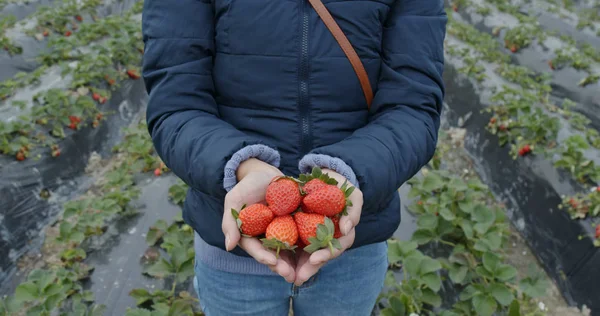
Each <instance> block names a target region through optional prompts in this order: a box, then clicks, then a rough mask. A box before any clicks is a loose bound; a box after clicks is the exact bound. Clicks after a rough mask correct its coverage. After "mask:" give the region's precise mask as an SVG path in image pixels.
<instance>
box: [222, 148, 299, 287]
mask: <svg viewBox="0 0 600 316" xmlns="http://www.w3.org/2000/svg"><path fill="white" fill-rule="evenodd" d="M276 176H283V173H281V171H280V170H279V169H277V168H275V167H273V166H271V165H269V164H267V163H265V162H262V161H260V160H258V159H254V158H252V159H248V160H246V161H244V162H242V163H241V164H240V166H239V168H238V170H237V179H238V183H237V184H236V185H235V187H233V189H232V190H231V191H229V192H228V193H227V195H226V196H225V211H224V214H223V222H222V229H223V233H224V234H225V248H226V249H227V251H230V250H232V249H234V248H235V246H236V245H239V246H240V248H242V249H244V250H245V251H246V252H247V253H248V254H249V255H250V256H252V257H253V258H254V259H256V261H258V262H260V263H263V264H266V265H267V266H269V268H270V269H271V270H272V271H273V272H275V273H277V274H279V275H281V276H282V277H283V278H284V279H286V281H288V282H290V283H292V282H294V280H295V277H296V276H295V269H296V267H295V259H294V258H293V256H291V255H290V254H288V253H282V254H280V257H279V259H277V257H276V256H275V252H274V251H271V250H269V249H266V248H265V247H263V245H262V242H261V241H260V240H258V238H251V237H242V236H241V234H240V231H239V228H238V226H237V222H236V220H235V218H233V215H232V214H231V209H236V210H240V209H241V207H242V206H243V205H244V204H246V205H251V204H254V203H262V202H264V201H265V193H266V191H267V187H268V186H269V183H271V180H273V178H275V177H276Z"/></svg>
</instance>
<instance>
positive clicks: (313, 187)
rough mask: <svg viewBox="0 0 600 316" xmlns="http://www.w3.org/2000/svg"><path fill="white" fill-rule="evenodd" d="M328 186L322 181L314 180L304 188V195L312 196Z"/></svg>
mask: <svg viewBox="0 0 600 316" xmlns="http://www.w3.org/2000/svg"><path fill="white" fill-rule="evenodd" d="M326 185H327V183H325V182H323V180H321V179H312V180H310V181H308V182H307V183H306V184H305V185H304V186H303V187H302V190H304V193H306V194H310V193H313V192H315V191H317V190H319V189H321V188H323V187H325V186H326Z"/></svg>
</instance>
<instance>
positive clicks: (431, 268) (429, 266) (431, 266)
mask: <svg viewBox="0 0 600 316" xmlns="http://www.w3.org/2000/svg"><path fill="white" fill-rule="evenodd" d="M441 269H442V264H441V263H440V262H439V261H437V260H435V259H433V258H429V257H425V258H423V260H422V261H421V270H420V273H421V275H424V274H428V273H431V272H436V271H438V270H441Z"/></svg>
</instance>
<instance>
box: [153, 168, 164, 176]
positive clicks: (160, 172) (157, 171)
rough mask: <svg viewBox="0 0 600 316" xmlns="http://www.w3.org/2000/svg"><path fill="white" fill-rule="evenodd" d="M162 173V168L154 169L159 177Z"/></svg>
mask: <svg viewBox="0 0 600 316" xmlns="http://www.w3.org/2000/svg"><path fill="white" fill-rule="evenodd" d="M161 174H162V170H160V168H156V169H154V175H155V176H157V177H159V176H160V175H161Z"/></svg>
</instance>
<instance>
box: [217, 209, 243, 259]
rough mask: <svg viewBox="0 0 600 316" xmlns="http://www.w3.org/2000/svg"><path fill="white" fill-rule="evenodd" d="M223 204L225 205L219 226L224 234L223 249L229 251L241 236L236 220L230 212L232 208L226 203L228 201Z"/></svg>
mask: <svg viewBox="0 0 600 316" xmlns="http://www.w3.org/2000/svg"><path fill="white" fill-rule="evenodd" d="M225 204H226V207H225V212H224V213H223V223H222V224H221V228H222V230H223V234H224V235H225V249H226V250H227V251H230V250H232V249H234V248H235V247H236V246H237V244H238V242H239V241H240V237H241V236H240V230H239V228H238V225H237V221H236V219H235V218H234V217H233V215H232V213H231V209H232V208H231V207H229V205H227V204H228V203H225Z"/></svg>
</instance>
